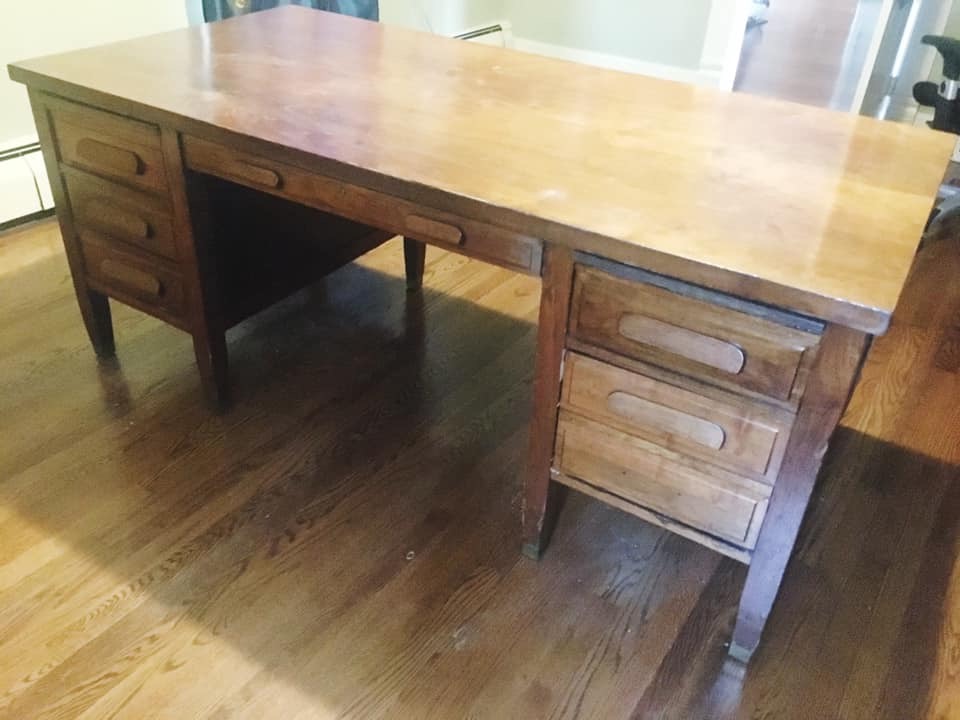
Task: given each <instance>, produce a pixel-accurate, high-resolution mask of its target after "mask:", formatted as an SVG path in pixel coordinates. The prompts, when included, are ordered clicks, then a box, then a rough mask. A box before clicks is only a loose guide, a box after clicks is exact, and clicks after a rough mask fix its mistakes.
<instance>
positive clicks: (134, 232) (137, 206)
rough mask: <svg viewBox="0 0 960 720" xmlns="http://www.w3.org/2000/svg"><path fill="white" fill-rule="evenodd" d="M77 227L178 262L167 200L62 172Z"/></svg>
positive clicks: (96, 178) (66, 171)
mask: <svg viewBox="0 0 960 720" xmlns="http://www.w3.org/2000/svg"><path fill="white" fill-rule="evenodd" d="M63 178H64V180H65V181H66V184H67V195H68V196H69V198H70V207H71V209H72V211H73V218H74V221H75V222H76V224H77V225H78V227H82V228H88V229H91V230H95V231H97V232H99V233H102V234H103V235H106V236H108V237H110V238H113V239H116V240H122V241H123V242H126V243H130V244H133V245H136V246H138V247H141V248H143V249H144V250H148V251H150V252H153V253H157V254H158V255H163V256H164V257H167V258H170V259H176V257H177V252H176V247H175V245H174V239H173V223H172V221H171V218H170V208H169V206H168V204H167V200H166V198H163V197H159V196H156V195H147V194H145V193H141V192H137V191H136V190H131V189H129V188H125V187H123V186H121V185H118V184H117V183H113V182H110V181H109V180H104V179H103V178H99V177H97V176H95V175H90V174H88V173H84V172H81V171H79V170H72V169H70V168H64V169H63Z"/></svg>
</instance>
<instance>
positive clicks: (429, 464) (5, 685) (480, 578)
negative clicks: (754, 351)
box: [0, 222, 960, 720]
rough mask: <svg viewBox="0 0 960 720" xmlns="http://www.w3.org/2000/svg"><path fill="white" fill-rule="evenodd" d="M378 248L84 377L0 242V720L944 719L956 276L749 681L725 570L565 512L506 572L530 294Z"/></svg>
mask: <svg viewBox="0 0 960 720" xmlns="http://www.w3.org/2000/svg"><path fill="white" fill-rule="evenodd" d="M402 270H403V260H402V253H401V249H400V244H399V241H392V242H390V243H388V244H387V245H386V246H384V247H383V248H381V249H378V250H377V251H375V252H374V253H372V254H371V255H369V256H367V257H365V258H364V259H363V260H362V262H361V263H359V264H358V265H354V266H350V267H347V268H345V269H344V270H342V271H340V272H338V273H337V274H335V275H334V276H332V277H330V278H329V279H328V280H326V281H324V283H322V284H321V285H318V286H316V287H314V288H312V289H311V290H310V291H308V292H306V293H303V294H301V295H300V296H298V297H296V298H294V299H293V300H291V301H288V302H287V303H285V304H283V305H281V306H279V307H277V308H275V309H273V310H271V311H269V312H268V313H266V314H264V315H261V316H259V317H257V318H255V319H254V320H252V321H248V322H247V323H245V324H243V325H241V326H239V327H238V328H236V329H235V330H234V331H232V332H231V334H230V336H229V341H230V346H231V347H230V349H231V366H232V367H231V370H232V375H233V381H234V389H235V391H234V396H235V401H234V404H233V406H232V407H231V408H230V410H229V411H228V412H227V413H225V414H224V415H222V416H216V415H213V414H211V413H210V412H208V411H207V409H206V406H205V404H204V402H203V399H202V397H201V392H200V385H199V379H198V377H197V374H196V372H195V371H194V367H193V353H192V349H191V345H190V339H189V337H188V336H187V335H185V334H182V333H180V332H178V331H176V330H173V329H171V328H169V327H167V326H164V325H162V324H161V323H159V322H157V321H154V320H152V319H150V318H147V317H145V316H143V315H140V314H138V313H136V312H134V311H132V310H128V309H125V308H122V307H119V306H115V317H116V321H117V345H118V353H119V360H118V361H117V362H114V363H107V364H100V365H98V363H97V361H96V359H95V358H94V355H93V353H92V351H91V350H90V348H89V346H88V341H87V338H86V336H85V333H84V330H83V327H82V324H81V322H80V318H79V313H78V310H77V307H76V302H75V300H74V298H73V294H72V288H71V285H70V283H69V280H68V275H67V267H66V262H65V260H64V257H63V252H62V249H61V247H60V241H59V237H58V235H57V230H56V226H55V224H53V223H51V222H44V223H40V224H36V225H33V226H30V227H27V228H25V229H21V230H16V231H13V232H9V233H7V234H6V235H5V236H0V338H2V343H0V718H10V719H11V720H13V719H16V720H26V719H28V718H29V719H33V718H37V719H40V718H137V719H140V718H171V719H181V718H241V717H242V718H274V717H275V718H335V717H336V718H494V719H496V720H500V719H501V718H524V719H529V718H600V719H602V720H612V719H615V718H678V719H683V720H687V719H698V718H704V719H706V718H709V719H711V720H713V719H722V718H758V719H759V718H778V719H780V718H788V719H789V718H797V719H807V718H818V719H819V718H849V719H851V720H852V719H860V718H863V719H864V720H866V719H870V720H874V719H877V720H880V719H886V718H889V719H890V720H909V719H911V718H928V719H930V720H933V719H938V720H939V719H945V718H953V717H958V716H960V682H958V677H960V562H958V557H960V248H958V244H957V241H956V239H955V238H954V239H947V240H943V241H940V242H935V243H932V244H930V245H928V246H927V247H926V248H925V249H924V250H923V252H922V253H921V255H920V257H919V261H918V263H917V266H916V269H915V272H914V275H913V277H912V279H911V282H910V284H909V286H908V288H907V291H906V293H905V296H904V297H903V299H902V302H901V308H900V311H899V313H898V314H897V316H896V320H895V322H894V326H893V328H892V329H891V331H890V333H889V334H888V335H887V336H885V337H883V338H881V339H879V340H878V341H877V342H876V343H875V345H874V347H873V349H872V351H871V354H870V358H869V361H868V363H867V366H866V368H865V370H864V374H863V380H862V383H861V385H860V387H859V389H858V390H857V392H856V394H855V396H854V398H853V401H852V404H851V406H850V409H849V411H848V412H847V414H846V417H845V419H844V422H843V427H842V429H841V430H840V432H839V434H838V436H837V437H836V438H835V440H834V442H833V444H832V446H831V448H830V450H829V453H828V457H827V461H826V465H825V468H824V471H823V473H822V474H821V478H820V483H819V485H818V490H817V496H816V499H815V501H814V503H813V505H812V506H811V512H810V513H809V515H808V517H807V519H806V522H805V524H804V529H803V531H802V536H801V541H800V544H799V547H798V552H797V554H796V555H795V557H794V559H793V561H792V563H791V565H790V567H789V569H788V571H787V577H786V580H785V583H784V587H783V592H782V593H781V596H780V602H779V603H778V604H777V606H776V607H775V610H774V614H773V617H772V618H771V620H770V622H769V625H768V629H767V635H766V637H765V640H764V642H763V643H762V644H761V648H760V650H759V652H758V654H757V656H756V657H755V659H754V662H753V664H752V665H751V666H750V668H749V670H748V671H746V673H744V671H743V669H742V667H741V666H739V665H737V664H736V663H733V662H731V661H728V660H727V659H726V648H725V646H724V643H725V642H726V641H727V640H728V639H729V635H730V632H731V624H732V621H733V617H734V613H735V610H736V603H737V598H738V593H739V590H740V588H741V587H742V583H743V580H744V576H745V573H744V570H743V568H742V567H741V566H740V565H738V564H737V563H736V562H734V561H731V560H727V559H724V558H722V557H721V556H719V555H717V554H714V553H712V552H710V551H708V550H706V549H705V548H702V547H700V546H698V545H695V544H694V543H692V542H688V541H686V540H683V539H681V538H679V537H677V536H674V535H669V534H667V533H665V532H662V531H660V530H658V529H657V528H655V527H652V526H650V525H647V524H645V523H643V522H641V521H638V520H637V519H635V518H632V517H630V516H627V515H626V514H623V513H620V512H618V511H617V510H614V509H612V508H610V507H607V506H604V505H601V504H600V503H598V502H595V501H592V500H590V499H588V498H585V497H583V496H580V495H578V494H575V493H572V494H570V495H569V496H568V498H567V502H566V506H565V507H564V509H563V512H562V514H561V515H560V518H559V524H558V526H557V531H556V534H555V536H554V540H553V542H552V544H551V545H550V547H549V548H548V550H547V552H546V555H545V556H544V558H543V560H542V561H541V562H540V563H539V564H538V563H534V562H531V561H529V560H526V559H524V558H523V557H522V556H521V555H520V523H519V520H520V474H521V469H522V466H523V458H524V455H525V453H524V451H525V447H526V427H527V423H528V419H529V413H530V398H531V392H532V391H531V380H532V369H533V352H534V341H535V327H534V325H533V321H534V319H535V317H536V309H537V302H538V294H539V285H538V282H537V281H535V280H533V279H530V278H526V277H521V276H518V275H513V274H510V273H508V272H506V271H502V270H498V269H496V268H493V267H491V266H487V265H483V264H482V263H479V262H477V261H468V260H466V259H465V258H462V257H459V256H454V255H449V254H445V253H442V252H440V251H437V250H435V249H431V250H430V251H429V252H428V255H427V269H426V275H425V282H424V290H423V294H422V296H419V295H417V294H410V295H408V294H407V293H406V291H405V288H404V281H403V279H402Z"/></svg>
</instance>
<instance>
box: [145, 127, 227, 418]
mask: <svg viewBox="0 0 960 720" xmlns="http://www.w3.org/2000/svg"><path fill="white" fill-rule="evenodd" d="M160 144H161V147H162V148H163V159H164V163H165V165H166V168H167V180H168V182H169V184H170V202H171V206H172V209H173V220H174V228H175V233H174V236H175V240H176V243H177V253H178V256H179V259H180V267H181V270H182V272H183V276H184V280H185V281H186V286H187V296H188V308H189V323H190V334H191V335H192V336H193V350H194V354H195V355H196V358H197V369H198V370H199V371H200V381H201V383H202V385H203V390H204V394H205V395H206V396H207V401H208V402H209V404H210V405H211V406H212V407H213V408H214V409H216V410H222V409H223V408H224V407H225V406H226V402H227V389H228V388H227V341H226V326H225V322H224V319H223V312H222V309H221V307H220V293H219V288H218V285H217V277H216V273H215V272H214V263H213V260H212V249H211V240H212V237H213V228H212V226H211V225H212V221H211V218H210V212H209V201H208V198H207V196H206V192H205V190H204V187H203V184H202V183H200V182H198V181H197V178H196V177H195V176H194V175H192V174H191V173H189V172H188V171H187V170H186V168H184V166H183V156H182V154H181V148H180V136H179V134H178V133H177V132H176V131H175V130H171V129H170V128H161V131H160Z"/></svg>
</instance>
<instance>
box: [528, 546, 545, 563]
mask: <svg viewBox="0 0 960 720" xmlns="http://www.w3.org/2000/svg"><path fill="white" fill-rule="evenodd" d="M523 554H524V555H526V556H527V557H528V558H530V559H531V560H539V559H540V557H541V556H542V555H543V548H541V547H540V544H539V543H524V544H523Z"/></svg>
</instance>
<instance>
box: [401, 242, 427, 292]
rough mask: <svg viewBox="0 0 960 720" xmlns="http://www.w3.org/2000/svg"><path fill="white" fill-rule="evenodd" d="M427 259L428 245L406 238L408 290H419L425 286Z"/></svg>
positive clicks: (405, 256)
mask: <svg viewBox="0 0 960 720" xmlns="http://www.w3.org/2000/svg"><path fill="white" fill-rule="evenodd" d="M426 259H427V244H426V243H422V242H420V241H419V240H414V239H413V238H408V237H405V238H404V239H403V265H404V268H405V269H406V272H407V290H411V291H412V290H419V289H420V287H421V286H422V285H423V267H424V264H425V263H426Z"/></svg>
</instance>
